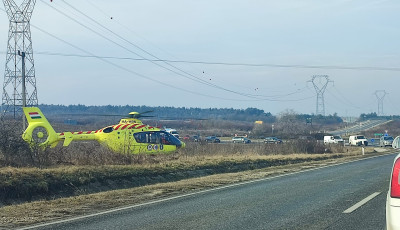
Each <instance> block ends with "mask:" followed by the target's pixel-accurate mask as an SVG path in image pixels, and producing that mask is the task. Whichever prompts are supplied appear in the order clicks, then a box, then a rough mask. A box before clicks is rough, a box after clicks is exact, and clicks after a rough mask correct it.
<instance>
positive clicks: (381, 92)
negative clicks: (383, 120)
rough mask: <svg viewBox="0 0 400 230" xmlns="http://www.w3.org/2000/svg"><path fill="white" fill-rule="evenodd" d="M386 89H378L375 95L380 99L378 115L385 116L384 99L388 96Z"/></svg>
mask: <svg viewBox="0 0 400 230" xmlns="http://www.w3.org/2000/svg"><path fill="white" fill-rule="evenodd" d="M386 94H387V93H386V91H385V90H376V91H375V96H376V98H377V99H378V116H383V115H384V113H383V99H384V98H385V96H386Z"/></svg>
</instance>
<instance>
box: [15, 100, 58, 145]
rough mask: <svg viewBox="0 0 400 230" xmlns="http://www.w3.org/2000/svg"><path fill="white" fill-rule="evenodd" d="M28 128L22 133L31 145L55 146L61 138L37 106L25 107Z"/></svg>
mask: <svg viewBox="0 0 400 230" xmlns="http://www.w3.org/2000/svg"><path fill="white" fill-rule="evenodd" d="M23 111H24V114H25V117H26V119H27V121H28V124H29V125H28V128H26V130H25V131H24V133H23V134H22V138H23V139H24V140H25V141H26V142H28V143H29V144H30V145H31V146H39V147H47V146H51V147H55V146H56V145H57V143H58V141H60V140H61V139H59V138H58V135H57V133H56V132H55V131H54V129H53V127H52V126H51V125H50V123H49V122H48V121H47V119H46V117H45V116H44V115H43V113H42V111H40V109H39V108H37V107H23Z"/></svg>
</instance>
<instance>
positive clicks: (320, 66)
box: [36, 52, 400, 72]
mask: <svg viewBox="0 0 400 230" xmlns="http://www.w3.org/2000/svg"><path fill="white" fill-rule="evenodd" d="M36 53H37V54H42V55H52V56H64V57H79V58H104V59H115V60H130V61H151V62H170V63H186V64H202V65H224V66H246V67H270V68H296V69H336V70H361V71H372V70H373V71H395V72H397V71H400V68H398V67H379V66H335V65H332V66H330V65H297V64H293V65H286V64H256V63H238V62H236V63H234V62H209V61H188V60H169V59H148V58H133V57H118V56H98V55H82V54H71V53H70V54H67V53H53V52H36Z"/></svg>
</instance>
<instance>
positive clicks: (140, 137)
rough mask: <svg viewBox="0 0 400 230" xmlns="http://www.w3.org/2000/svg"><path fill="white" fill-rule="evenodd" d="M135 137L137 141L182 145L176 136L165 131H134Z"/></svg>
mask: <svg viewBox="0 0 400 230" xmlns="http://www.w3.org/2000/svg"><path fill="white" fill-rule="evenodd" d="M133 137H134V138H135V140H136V142H137V143H151V144H163V145H177V146H180V145H181V142H180V141H179V140H178V139H177V138H176V137H174V136H173V135H172V134H170V133H167V132H164V131H155V132H140V133H134V134H133Z"/></svg>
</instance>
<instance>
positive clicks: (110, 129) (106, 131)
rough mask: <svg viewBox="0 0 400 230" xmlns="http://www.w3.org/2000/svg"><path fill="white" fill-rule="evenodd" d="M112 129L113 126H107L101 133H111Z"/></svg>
mask: <svg viewBox="0 0 400 230" xmlns="http://www.w3.org/2000/svg"><path fill="white" fill-rule="evenodd" d="M113 130H114V128H113V127H108V128H105V129H103V133H111V132H112V131H113Z"/></svg>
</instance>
